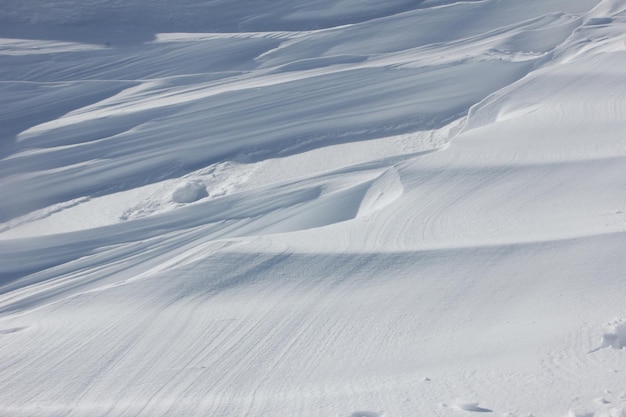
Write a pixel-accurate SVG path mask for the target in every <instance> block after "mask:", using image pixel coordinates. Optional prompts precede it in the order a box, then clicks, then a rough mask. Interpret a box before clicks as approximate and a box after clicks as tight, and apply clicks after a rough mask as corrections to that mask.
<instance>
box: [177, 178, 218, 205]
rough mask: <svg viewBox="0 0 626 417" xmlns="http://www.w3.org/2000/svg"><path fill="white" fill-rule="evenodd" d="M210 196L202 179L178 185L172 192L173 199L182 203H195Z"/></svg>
mask: <svg viewBox="0 0 626 417" xmlns="http://www.w3.org/2000/svg"><path fill="white" fill-rule="evenodd" d="M208 196H209V193H208V192H207V190H206V188H205V187H204V184H203V183H202V182H201V181H187V182H185V183H184V184H181V185H179V186H178V187H176V189H175V190H174V192H173V193H172V201H173V202H175V203H181V204H183V203H193V202H194V201H198V200H200V199H202V198H204V197H208Z"/></svg>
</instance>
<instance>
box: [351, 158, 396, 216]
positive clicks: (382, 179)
mask: <svg viewBox="0 0 626 417" xmlns="http://www.w3.org/2000/svg"><path fill="white" fill-rule="evenodd" d="M403 192H404V186H403V185H402V181H401V180H400V175H398V171H396V169H395V168H393V167H391V168H389V169H388V170H386V171H385V172H384V173H382V174H381V175H380V176H379V177H378V178H376V179H375V180H374V182H372V185H371V186H370V187H369V188H368V190H367V192H366V193H365V195H364V196H363V200H362V201H361V206H360V207H359V214H358V216H364V215H368V214H371V213H373V212H375V211H377V210H380V209H381V208H383V207H385V206H387V205H389V204H391V203H392V202H393V201H395V200H396V199H398V198H399V197H400V196H401V195H402V193H403Z"/></svg>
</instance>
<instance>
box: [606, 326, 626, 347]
mask: <svg viewBox="0 0 626 417" xmlns="http://www.w3.org/2000/svg"><path fill="white" fill-rule="evenodd" d="M606 327H607V332H606V333H604V334H603V335H602V339H601V341H600V347H601V348H605V347H612V348H613V349H624V348H626V319H616V320H614V321H613V322H611V323H609V324H607V325H606Z"/></svg>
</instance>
